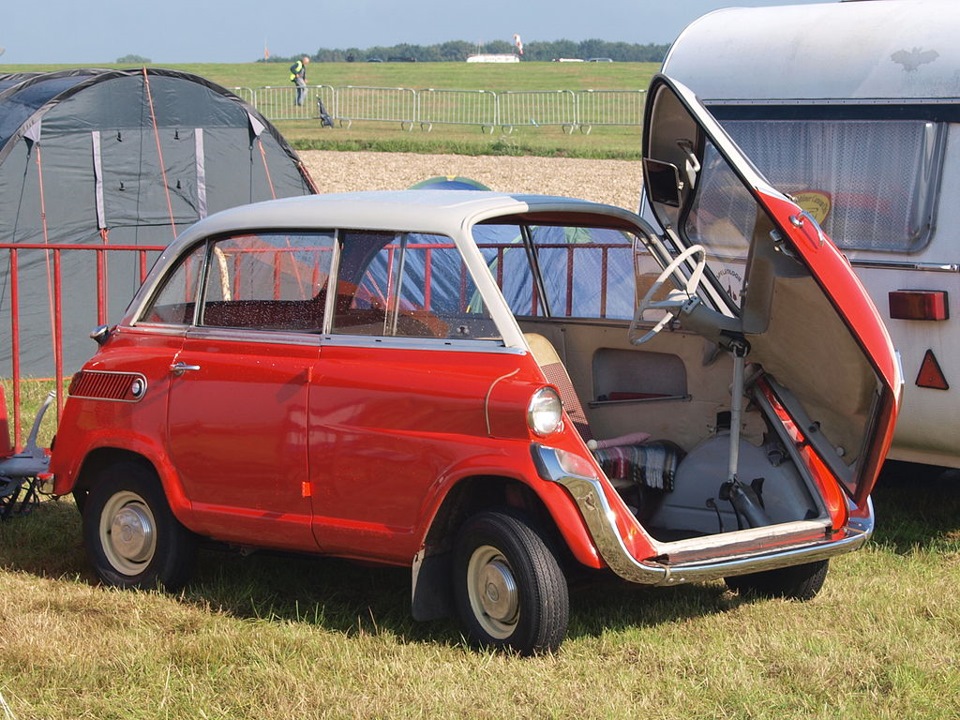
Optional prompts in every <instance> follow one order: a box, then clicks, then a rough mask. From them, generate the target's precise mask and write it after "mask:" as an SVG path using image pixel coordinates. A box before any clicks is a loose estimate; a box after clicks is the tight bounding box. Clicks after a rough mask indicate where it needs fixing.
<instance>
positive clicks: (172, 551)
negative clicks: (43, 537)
mask: <svg viewBox="0 0 960 720" xmlns="http://www.w3.org/2000/svg"><path fill="white" fill-rule="evenodd" d="M83 505H84V507H83V540H84V545H85V546H86V548H87V555H88V557H89V558H90V562H91V563H92V564H93V567H94V570H96V573H97V575H98V576H99V577H100V579H101V580H102V581H103V582H105V583H107V584H108V585H114V586H116V587H122V588H139V589H144V590H149V589H158V588H159V589H163V590H167V591H168V592H176V591H177V590H180V589H181V588H182V587H183V586H184V585H186V583H187V582H188V581H189V580H190V577H191V576H192V575H193V569H194V565H195V561H196V554H197V542H196V537H195V536H194V535H193V533H191V532H190V531H189V530H187V529H186V528H185V527H184V526H183V525H181V524H180V522H179V521H178V520H177V519H176V518H175V517H174V516H173V513H172V512H171V511H170V506H169V505H168V504H167V499H166V496H165V495H164V493H163V487H162V486H161V484H160V481H159V479H158V478H157V477H156V475H155V474H154V472H153V471H152V470H151V469H149V468H148V467H146V466H144V465H142V464H140V463H136V462H130V461H123V462H118V463H115V464H113V465H109V466H107V467H106V468H104V469H103V470H101V471H100V472H99V473H98V476H97V477H96V478H95V479H94V482H93V484H92V487H91V489H90V493H89V495H88V497H87V498H86V501H85V502H84V503H83Z"/></svg>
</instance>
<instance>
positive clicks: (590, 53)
mask: <svg viewBox="0 0 960 720" xmlns="http://www.w3.org/2000/svg"><path fill="white" fill-rule="evenodd" d="M669 47H670V46H669V45H657V44H654V43H647V44H646V45H639V44H636V43H626V42H607V41H606V40H584V41H582V42H574V41H572V40H553V41H532V42H530V43H525V44H524V47H523V59H524V60H531V61H546V62H549V61H551V60H557V59H559V58H575V59H580V60H589V59H590V58H610V59H611V60H615V61H616V62H660V61H662V60H663V56H664V55H665V54H666V52H667V49H668V48H669ZM514 52H516V48H515V47H514V46H513V44H512V43H509V42H506V41H504V40H494V41H493V42H488V43H482V44H477V43H469V42H466V41H464V40H451V41H448V42H445V43H440V44H439V45H427V46H423V45H409V44H406V43H401V44H399V45H392V46H389V47H388V46H379V45H378V46H375V47H371V48H366V49H364V50H361V49H360V48H346V49H328V48H320V49H319V50H317V51H316V52H315V53H313V54H310V53H299V54H297V55H294V56H291V57H280V56H272V57H270V58H269V59H267V60H261V62H293V61H295V60H297V59H299V58H300V57H302V56H303V55H309V56H310V58H311V59H312V60H315V61H317V60H318V61H321V62H368V61H371V60H374V61H376V60H382V61H386V62H463V61H465V60H466V59H467V57H468V56H470V55H475V54H477V53H497V54H499V53H514Z"/></svg>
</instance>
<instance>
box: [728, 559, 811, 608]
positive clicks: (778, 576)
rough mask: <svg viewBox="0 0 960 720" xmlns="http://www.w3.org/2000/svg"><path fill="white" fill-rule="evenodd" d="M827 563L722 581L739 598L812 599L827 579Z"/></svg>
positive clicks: (793, 567)
mask: <svg viewBox="0 0 960 720" xmlns="http://www.w3.org/2000/svg"><path fill="white" fill-rule="evenodd" d="M828 567H829V561H828V560H820V561H818V562H813V563H807V564H806V565H794V566H792V567H785V568H778V569H776V570H766V571H765V572H759V573H753V574H751V575H737V576H735V577H728V578H724V582H725V583H726V584H727V587H728V588H730V589H731V590H734V591H736V592H738V593H740V594H742V595H758V596H761V597H779V598H789V599H791V600H812V599H813V598H814V597H816V595H817V593H819V592H820V588H822V587H823V581H824V580H825V579H826V577H827V569H828Z"/></svg>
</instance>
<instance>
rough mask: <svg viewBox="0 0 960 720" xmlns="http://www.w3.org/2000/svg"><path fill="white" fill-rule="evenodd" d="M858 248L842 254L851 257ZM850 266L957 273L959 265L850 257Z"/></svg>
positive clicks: (959, 269)
mask: <svg viewBox="0 0 960 720" xmlns="http://www.w3.org/2000/svg"><path fill="white" fill-rule="evenodd" d="M857 250H859V248H849V249H847V250H845V251H844V252H845V253H847V254H848V255H849V256H852V255H853V253H854V252H856V251H857ZM850 264H851V265H853V266H854V267H862V268H871V269H876V270H920V271H921V272H938V273H957V272H960V265H954V264H950V263H947V264H944V263H921V262H910V261H906V260H904V261H897V260H858V259H857V258H856V257H850Z"/></svg>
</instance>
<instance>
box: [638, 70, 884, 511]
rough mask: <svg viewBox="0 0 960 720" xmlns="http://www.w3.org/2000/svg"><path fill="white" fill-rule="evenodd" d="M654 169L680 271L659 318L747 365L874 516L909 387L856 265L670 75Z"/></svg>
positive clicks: (653, 90)
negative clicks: (873, 495)
mask: <svg viewBox="0 0 960 720" xmlns="http://www.w3.org/2000/svg"><path fill="white" fill-rule="evenodd" d="M643 157H644V172H643V180H644V199H643V203H644V208H643V210H644V214H645V215H646V216H647V217H650V215H651V214H652V215H653V216H654V217H655V219H656V221H657V222H658V223H659V225H660V226H661V230H662V232H663V246H662V247H661V248H655V249H654V250H655V251H660V252H662V253H664V255H665V257H664V258H663V260H664V262H670V261H671V260H673V262H674V269H673V271H672V274H673V277H674V280H675V281H676V283H677V284H678V285H679V286H682V287H683V290H682V291H674V292H672V293H671V296H672V297H671V298H668V300H667V301H664V302H661V303H659V304H658V303H655V302H654V303H650V304H649V306H650V307H659V308H662V309H667V313H668V316H669V317H675V318H676V319H677V320H678V321H679V323H680V325H681V326H683V327H684V328H685V329H689V330H693V331H695V332H699V333H700V334H702V335H704V336H705V337H707V338H708V339H710V340H713V341H714V342H716V343H717V344H718V345H719V346H720V347H722V348H725V349H727V350H730V351H731V352H733V353H734V356H735V357H741V358H743V359H744V363H742V364H741V368H743V367H744V366H745V367H746V371H747V372H746V374H747V376H748V377H752V378H757V377H760V378H762V381H763V383H764V386H765V387H766V388H767V389H768V393H769V392H772V393H773V395H774V396H775V400H774V404H776V405H777V406H778V407H779V409H780V410H779V411H780V412H785V413H786V414H788V415H789V420H790V421H792V423H793V424H794V425H795V427H796V428H797V429H798V434H797V437H798V438H800V439H799V440H798V442H802V443H803V444H805V445H807V446H809V448H811V449H812V451H813V452H814V453H815V454H816V455H817V456H818V458H819V460H820V461H821V463H822V465H823V466H824V467H825V469H826V471H827V472H828V473H829V474H830V475H832V476H833V477H834V478H835V479H836V480H837V481H838V482H839V483H840V484H841V486H842V487H843V488H844V489H845V490H846V492H847V493H848V495H849V496H850V497H851V498H852V499H853V501H854V502H855V503H856V505H857V506H858V507H860V508H863V507H864V506H865V505H866V502H867V499H868V496H869V494H870V491H871V490H872V489H873V486H874V483H875V482H876V478H877V475H878V473H879V470H880V465H881V463H882V462H883V459H884V457H885V456H886V451H887V449H888V448H889V445H890V442H891V439H892V435H893V427H894V423H895V420H896V415H897V411H898V407H899V400H900V394H901V390H902V379H901V373H900V369H899V363H898V359H897V356H896V354H895V352H894V350H893V346H892V344H891V342H890V338H889V336H888V335H887V332H886V330H885V328H884V326H883V323H882V321H881V319H880V316H879V314H878V313H877V311H876V308H875V307H874V306H873V303H872V302H871V300H870V299H869V297H868V296H867V294H866V292H865V291H864V289H863V286H862V285H861V283H860V281H859V280H858V278H857V277H856V275H855V274H854V272H853V270H852V269H851V267H850V265H849V263H848V262H847V261H846V259H845V258H844V257H843V256H842V255H841V254H840V252H839V251H838V250H837V248H836V247H835V246H834V244H833V243H832V242H831V241H830V240H829V239H828V238H827V237H826V236H825V235H824V234H823V232H822V231H821V230H820V228H819V226H818V225H817V223H816V221H815V220H814V219H813V217H812V216H810V215H809V214H808V213H806V212H804V211H803V210H802V209H801V208H800V207H799V206H798V205H797V204H796V203H794V202H793V201H792V200H791V199H790V198H788V197H786V196H785V195H783V194H782V193H780V192H778V191H777V190H775V189H774V188H772V187H770V185H769V184H768V183H767V182H766V180H764V178H763V177H762V176H761V175H760V173H759V172H758V171H757V170H756V169H755V168H754V167H753V166H752V164H751V163H750V162H749V160H747V159H746V158H745V157H744V156H743V155H742V154H741V152H740V151H739V149H738V148H737V147H736V145H735V144H734V143H733V141H732V140H731V139H730V138H729V137H728V136H727V135H726V133H725V132H724V130H723V129H722V128H721V127H720V125H719V124H718V123H717V122H716V121H715V120H714V118H713V117H712V116H711V115H710V113H709V112H708V111H707V110H706V109H705V108H704V107H703V106H702V105H701V104H700V102H699V101H698V100H697V99H696V97H695V96H694V95H693V93H692V92H691V91H690V90H689V89H687V88H685V87H683V86H682V85H680V84H679V83H676V82H675V81H673V80H671V79H670V78H668V77H666V76H663V75H658V76H656V77H654V79H653V81H652V82H651V85H650V90H649V95H648V98H647V105H646V112H645V118H644V130H643ZM647 211H649V212H647ZM668 269H669V268H668ZM661 277H663V276H661ZM645 300H649V294H648V298H645ZM643 310H645V308H639V309H638V314H640V313H641V312H642V311H643ZM656 329H657V328H655V330H656ZM648 335H649V333H648ZM644 339H647V336H644V337H643V338H640V340H641V341H642V340H644ZM735 375H736V373H735ZM736 382H737V379H736V377H735V383H734V384H735V386H736ZM740 382H741V385H742V384H743V376H742V375H741V378H740Z"/></svg>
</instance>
